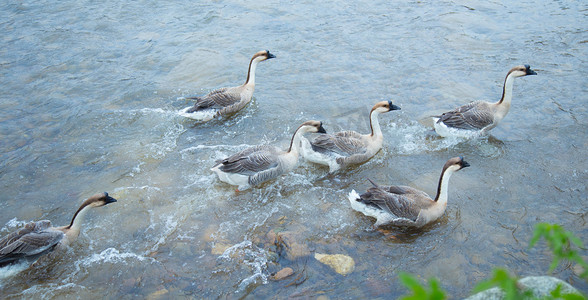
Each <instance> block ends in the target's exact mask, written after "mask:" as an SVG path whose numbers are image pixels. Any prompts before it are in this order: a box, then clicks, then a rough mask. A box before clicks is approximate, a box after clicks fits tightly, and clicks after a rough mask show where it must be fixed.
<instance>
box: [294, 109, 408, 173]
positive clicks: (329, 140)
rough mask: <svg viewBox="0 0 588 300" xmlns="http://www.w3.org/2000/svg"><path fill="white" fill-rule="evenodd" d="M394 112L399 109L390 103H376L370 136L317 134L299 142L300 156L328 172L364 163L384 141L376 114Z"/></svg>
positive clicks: (371, 115) (346, 133)
mask: <svg viewBox="0 0 588 300" xmlns="http://www.w3.org/2000/svg"><path fill="white" fill-rule="evenodd" d="M398 109H400V107H398V106H396V105H394V104H392V101H381V102H378V103H376V104H375V105H374V106H373V107H372V110H371V111H370V128H371V133H369V134H360V133H358V132H355V131H341V132H337V133H335V134H331V135H327V134H323V135H319V136H317V137H316V138H315V139H314V140H312V142H308V141H307V140H303V142H302V155H303V156H304V158H305V159H306V160H308V161H311V162H314V163H318V164H323V165H328V166H329V172H331V173H332V172H335V171H337V170H339V169H340V168H341V167H344V166H348V165H352V164H360V163H364V162H366V161H368V160H369V159H370V158H372V157H373V156H374V155H375V154H376V153H378V151H380V149H381V148H382V144H383V140H384V138H383V135H382V130H381V128H380V124H379V123H378V115H379V114H381V113H386V112H389V111H392V110H398Z"/></svg>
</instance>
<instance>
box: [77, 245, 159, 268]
mask: <svg viewBox="0 0 588 300" xmlns="http://www.w3.org/2000/svg"><path fill="white" fill-rule="evenodd" d="M128 260H138V261H145V260H153V258H149V257H145V256H142V255H139V254H136V253H132V252H122V253H121V252H120V251H119V250H118V249H116V248H108V249H105V250H103V251H102V252H100V253H94V254H92V256H90V257H88V258H86V259H84V260H83V261H82V264H83V265H84V266H86V267H87V266H90V265H93V264H100V263H114V264H117V263H123V264H127V263H128V262H127V261H128Z"/></svg>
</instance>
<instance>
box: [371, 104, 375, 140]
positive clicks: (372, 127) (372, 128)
mask: <svg viewBox="0 0 588 300" xmlns="http://www.w3.org/2000/svg"><path fill="white" fill-rule="evenodd" d="M374 111H375V109H373V108H372V110H371V111H370V130H371V131H372V133H371V134H370V136H374V124H372V114H373V113H374Z"/></svg>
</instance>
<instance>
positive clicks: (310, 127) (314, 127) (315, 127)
mask: <svg viewBox="0 0 588 300" xmlns="http://www.w3.org/2000/svg"><path fill="white" fill-rule="evenodd" d="M298 130H299V131H302V132H318V133H327V131H326V130H325V128H324V127H323V122H321V121H314V120H310V121H306V122H304V123H302V125H300V127H299V128H298Z"/></svg>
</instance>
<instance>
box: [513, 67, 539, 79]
mask: <svg viewBox="0 0 588 300" xmlns="http://www.w3.org/2000/svg"><path fill="white" fill-rule="evenodd" d="M508 75H511V76H514V77H522V76H527V75H537V73H536V72H535V71H533V70H531V66H529V65H524V66H516V67H514V68H512V69H510V71H508Z"/></svg>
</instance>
